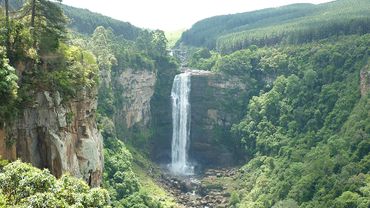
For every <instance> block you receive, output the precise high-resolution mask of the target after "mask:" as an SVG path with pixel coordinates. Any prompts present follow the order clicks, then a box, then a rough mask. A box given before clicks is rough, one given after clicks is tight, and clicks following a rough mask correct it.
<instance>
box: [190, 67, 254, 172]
mask: <svg viewBox="0 0 370 208" xmlns="http://www.w3.org/2000/svg"><path fill="white" fill-rule="evenodd" d="M247 93H248V88H247V84H246V83H245V82H243V80H241V79H239V78H238V77H235V76H227V75H224V74H215V73H210V72H201V71H199V72H193V73H192V79H191V93H190V102H191V133H190V142H191V143H190V148H189V156H190V159H191V160H194V161H195V162H196V163H199V164H200V165H201V166H208V167H214V166H230V165H234V164H235V163H236V160H235V153H236V150H235V149H234V148H235V146H234V145H235V144H234V140H233V138H232V135H231V134H230V128H231V126H232V124H234V123H236V122H238V121H240V119H241V115H242V113H241V112H243V110H244V109H245V106H246V103H244V102H243V101H246V100H247V99H246V98H245V97H246V95H247Z"/></svg>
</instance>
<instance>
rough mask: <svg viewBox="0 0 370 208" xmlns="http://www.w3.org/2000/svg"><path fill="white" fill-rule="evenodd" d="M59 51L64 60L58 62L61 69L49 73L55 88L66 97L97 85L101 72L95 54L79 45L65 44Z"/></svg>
mask: <svg viewBox="0 0 370 208" xmlns="http://www.w3.org/2000/svg"><path fill="white" fill-rule="evenodd" d="M58 52H59V53H60V55H61V56H62V60H63V62H59V63H58V64H60V65H59V67H60V69H59V70H58V69H57V70H53V71H51V72H49V73H48V74H47V77H48V78H49V80H51V83H50V85H51V86H53V88H54V89H56V90H58V91H60V92H61V93H62V94H63V95H64V96H66V97H69V96H70V97H74V96H76V94H77V92H79V91H81V90H82V89H85V88H87V89H92V88H93V87H95V86H96V85H97V83H98V76H99V73H98V66H97V64H96V60H95V56H94V55H93V54H91V53H90V52H88V51H85V50H83V49H81V48H79V47H76V46H67V45H64V44H62V45H61V47H60V48H59V51H58ZM41 76H42V75H41ZM40 81H41V80H40Z"/></svg>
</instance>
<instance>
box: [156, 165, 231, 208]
mask: <svg viewBox="0 0 370 208" xmlns="http://www.w3.org/2000/svg"><path fill="white" fill-rule="evenodd" d="M237 173H238V171H237V169H209V170H206V171H205V172H204V173H203V174H201V175H196V176H173V175H170V174H162V175H161V177H160V178H159V182H160V183H161V184H163V185H164V186H165V187H166V189H167V190H168V191H169V192H170V193H171V194H172V195H173V196H174V197H175V198H176V199H177V202H178V204H180V205H181V206H182V207H186V208H207V207H208V208H217V207H228V204H229V198H230V195H231V192H232V191H233V187H234V185H235V183H237V182H236V180H237Z"/></svg>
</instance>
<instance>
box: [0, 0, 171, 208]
mask: <svg viewBox="0 0 370 208" xmlns="http://www.w3.org/2000/svg"><path fill="white" fill-rule="evenodd" d="M22 2H24V4H19V5H15V4H11V6H12V8H13V11H15V13H12V15H10V16H6V15H5V13H0V21H1V22H2V24H1V31H2V33H1V36H0V38H1V39H0V41H1V43H2V45H4V46H5V47H1V48H0V80H1V82H0V84H1V95H0V96H1V98H2V99H1V103H0V116H1V119H2V120H1V125H3V122H7V123H9V122H11V120H10V118H14V117H15V116H16V113H17V110H19V111H21V110H22V108H24V107H27V106H30V105H33V97H34V96H32V95H33V94H34V93H37V92H39V91H43V90H51V91H58V92H59V93H60V94H61V95H62V96H63V101H64V102H67V101H68V99H70V98H76V97H77V96H78V92H79V91H82V90H95V89H96V88H98V89H99V97H98V105H99V107H98V123H99V126H100V128H101V130H102V134H103V136H104V144H105V147H106V148H105V150H104V156H105V169H104V177H103V178H104V184H103V186H104V188H106V189H107V191H106V190H104V189H90V188H89V187H88V185H86V183H84V182H82V181H80V180H78V179H75V178H72V177H71V176H63V177H62V178H61V179H58V180H57V179H55V177H53V176H52V175H51V174H50V173H49V172H48V171H46V170H44V171H41V170H39V169H36V168H33V167H31V166H30V165H27V164H22V163H20V162H14V163H11V164H9V165H8V166H6V167H5V168H4V170H3V171H2V173H1V174H0V181H1V182H0V184H1V187H0V190H1V193H2V195H1V203H2V206H6V205H9V206H20V207H23V206H24V207H27V206H28V207H29V206H32V207H70V206H72V207H105V206H110V205H112V206H114V207H127V208H128V207H130V208H131V207H161V206H162V205H161V204H160V203H159V202H158V201H156V200H154V199H153V198H152V197H151V196H150V193H147V192H146V191H145V190H144V188H143V187H142V186H141V185H140V183H139V181H138V179H137V177H136V175H135V173H134V172H133V170H132V156H131V154H130V152H129V151H128V150H127V149H126V147H125V145H124V144H123V143H122V142H121V141H120V140H118V138H117V136H116V129H115V126H114V124H113V122H112V116H113V113H114V108H115V107H116V106H117V105H119V104H120V102H121V101H120V100H117V99H116V100H115V99H114V97H113V86H112V80H110V79H109V77H111V76H110V74H112V76H114V75H115V74H118V73H120V72H121V71H122V70H125V69H127V68H132V69H134V70H156V68H157V67H158V66H160V65H163V64H164V63H167V62H170V60H169V59H168V57H167V52H166V39H165V37H164V33H163V32H162V31H145V30H141V29H138V28H136V27H133V26H131V25H129V24H127V23H124V22H120V21H116V20H112V19H110V18H107V17H102V16H100V15H97V14H94V13H91V12H88V11H86V10H80V9H74V8H71V7H63V8H64V9H65V11H66V13H67V14H68V15H69V17H70V18H74V19H73V20H74V21H73V22H72V27H75V26H76V27H78V28H79V29H80V30H81V31H80V32H83V33H86V34H89V33H92V34H91V36H86V34H85V35H80V34H78V33H72V32H69V33H68V32H67V30H66V26H67V18H66V16H65V15H64V13H63V11H62V10H61V8H60V7H59V6H60V5H59V4H56V3H52V2H49V1H46V0H37V1H22ZM33 2H35V4H33ZM13 3H14V2H13ZM33 8H34V9H35V13H33V12H32V10H33ZM3 9H4V8H3V7H2V8H1V11H3ZM16 15H18V16H20V17H21V18H18V16H16ZM81 18H85V19H83V20H81ZM86 18H87V19H89V20H90V21H87V22H86V21H85V20H87V19H86ZM103 22H104V24H102V25H105V26H107V27H109V28H110V29H105V28H104V27H102V26H99V27H97V28H96V29H95V27H96V26H98V25H100V24H101V23H103ZM83 24H87V25H83ZM93 27H94V29H93V30H92V31H91V29H92V28H93ZM30 28H31V29H30ZM77 31H79V30H77ZM134 39H136V41H133V40H134ZM12 66H14V67H16V68H17V73H15V69H14V68H13V67H12ZM99 76H100V77H101V80H100V81H99V80H98V79H99ZM17 80H20V82H18V83H17ZM18 84H19V86H18ZM8 114H9V115H8ZM121 139H122V140H123V138H121ZM151 194H152V193H151Z"/></svg>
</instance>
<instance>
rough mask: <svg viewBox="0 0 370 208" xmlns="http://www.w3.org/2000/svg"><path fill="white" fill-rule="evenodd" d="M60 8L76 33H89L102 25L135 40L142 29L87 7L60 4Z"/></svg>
mask: <svg viewBox="0 0 370 208" xmlns="http://www.w3.org/2000/svg"><path fill="white" fill-rule="evenodd" d="M61 8H62V9H63V11H64V14H65V15H66V16H67V17H68V18H69V24H68V27H69V28H71V29H72V30H74V31H76V32H78V33H82V34H86V35H91V34H92V33H93V32H94V31H95V29H96V28H97V27H99V26H102V27H105V28H110V29H111V30H112V31H113V33H114V34H115V35H117V36H122V37H123V38H125V39H127V40H135V39H136V38H137V37H138V36H139V34H140V32H141V31H142V30H141V29H140V28H137V27H135V26H133V25H131V24H130V23H128V22H122V21H119V20H115V19H112V18H110V17H107V16H103V15H101V14H98V13H94V12H91V11H89V10H87V9H79V8H75V7H71V6H67V5H61Z"/></svg>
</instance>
